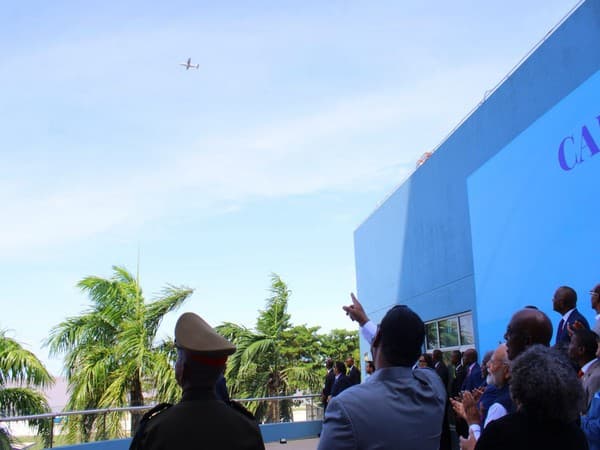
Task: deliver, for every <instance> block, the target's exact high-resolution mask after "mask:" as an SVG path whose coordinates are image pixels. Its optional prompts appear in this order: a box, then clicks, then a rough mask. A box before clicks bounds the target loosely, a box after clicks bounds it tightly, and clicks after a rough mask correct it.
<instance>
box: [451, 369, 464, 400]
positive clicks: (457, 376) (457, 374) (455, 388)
mask: <svg viewBox="0 0 600 450" xmlns="http://www.w3.org/2000/svg"><path fill="white" fill-rule="evenodd" d="M466 376H467V369H466V368H465V366H463V365H462V364H459V365H458V366H456V369H455V371H454V380H452V389H450V397H456V396H457V395H458V394H459V393H460V390H461V387H462V384H463V381H465V377H466Z"/></svg>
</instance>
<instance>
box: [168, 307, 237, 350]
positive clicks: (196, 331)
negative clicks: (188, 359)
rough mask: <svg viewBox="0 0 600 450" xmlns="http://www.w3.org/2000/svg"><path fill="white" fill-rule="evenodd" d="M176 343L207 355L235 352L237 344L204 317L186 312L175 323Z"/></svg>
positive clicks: (186, 348) (180, 346) (178, 345)
mask: <svg viewBox="0 0 600 450" xmlns="http://www.w3.org/2000/svg"><path fill="white" fill-rule="evenodd" d="M175 345H176V346H177V347H178V348H182V349H185V350H189V351H192V352H195V353H199V354H201V355H206V356H215V357H218V356H227V355H231V354H232V353H234V352H235V345H233V344H232V343H231V342H229V341H228V340H227V339H225V338H224V337H223V336H221V335H220V334H218V333H217V332H216V331H215V330H214V329H213V327H211V326H210V325H209V324H208V323H206V321H205V320H204V319H202V317H200V316H199V315H198V314H194V313H192V312H186V313H183V314H182V315H181V317H179V319H177V323H176V324H175Z"/></svg>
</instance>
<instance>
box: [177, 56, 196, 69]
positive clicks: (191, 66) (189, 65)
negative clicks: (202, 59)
mask: <svg viewBox="0 0 600 450" xmlns="http://www.w3.org/2000/svg"><path fill="white" fill-rule="evenodd" d="M179 65H180V66H183V67H185V70H190V69H197V68H199V67H200V64H192V58H188V60H187V62H184V63H179Z"/></svg>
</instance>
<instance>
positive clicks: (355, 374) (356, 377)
mask: <svg viewBox="0 0 600 450" xmlns="http://www.w3.org/2000/svg"><path fill="white" fill-rule="evenodd" d="M348 378H350V383H352V384H353V385H354V384H360V370H358V369H357V368H356V366H352V367H351V368H350V370H349V371H348Z"/></svg>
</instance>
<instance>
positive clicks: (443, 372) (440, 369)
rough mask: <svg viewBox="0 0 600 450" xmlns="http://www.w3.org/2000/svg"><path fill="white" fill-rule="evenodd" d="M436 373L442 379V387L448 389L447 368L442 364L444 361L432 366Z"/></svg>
mask: <svg viewBox="0 0 600 450" xmlns="http://www.w3.org/2000/svg"><path fill="white" fill-rule="evenodd" d="M434 368H435V371H436V373H437V374H438V375H439V376H440V378H441V379H442V383H444V387H445V388H446V389H448V367H446V364H444V361H439V362H436V363H435V365H434Z"/></svg>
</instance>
